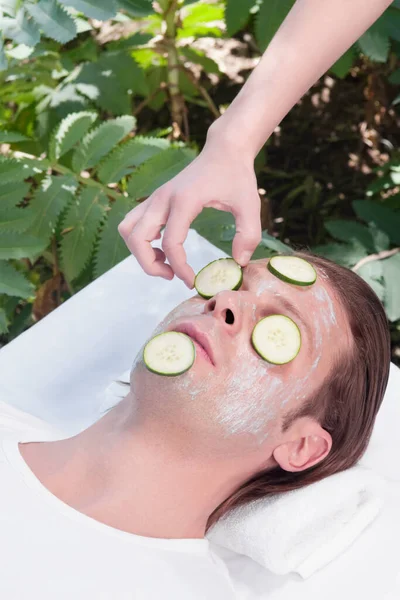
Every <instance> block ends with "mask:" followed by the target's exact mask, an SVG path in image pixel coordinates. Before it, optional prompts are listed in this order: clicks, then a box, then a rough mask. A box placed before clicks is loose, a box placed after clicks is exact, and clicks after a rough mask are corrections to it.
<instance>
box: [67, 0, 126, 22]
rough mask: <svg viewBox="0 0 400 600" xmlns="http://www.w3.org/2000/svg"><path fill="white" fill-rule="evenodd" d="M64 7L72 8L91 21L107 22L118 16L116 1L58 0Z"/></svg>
mask: <svg viewBox="0 0 400 600" xmlns="http://www.w3.org/2000/svg"><path fill="white" fill-rule="evenodd" d="M58 1H59V3H60V4H64V6H72V7H73V8H75V9H76V10H77V11H79V12H81V13H83V14H84V15H85V16H86V17H89V18H90V19H97V20H98V21H107V20H108V19H112V18H113V17H115V15H116V14H117V5H116V3H115V1H114V0H58Z"/></svg>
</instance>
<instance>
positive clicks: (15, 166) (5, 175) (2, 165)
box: [0, 155, 40, 185]
mask: <svg viewBox="0 0 400 600" xmlns="http://www.w3.org/2000/svg"><path fill="white" fill-rule="evenodd" d="M38 162H39V161H31V160H29V159H21V160H17V159H15V158H8V157H7V156H4V155H0V182H1V184H2V185H4V184H5V183H12V182H17V181H23V180H24V179H27V178H28V177H31V175H33V174H34V173H38V172H40V170H38V168H37V164H38Z"/></svg>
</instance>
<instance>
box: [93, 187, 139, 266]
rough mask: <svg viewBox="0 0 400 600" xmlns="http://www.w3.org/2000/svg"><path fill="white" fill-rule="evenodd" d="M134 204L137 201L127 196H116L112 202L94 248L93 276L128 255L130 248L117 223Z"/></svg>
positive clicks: (135, 204)
mask: <svg viewBox="0 0 400 600" xmlns="http://www.w3.org/2000/svg"><path fill="white" fill-rule="evenodd" d="M135 206H137V203H136V202H135V203H132V202H131V201H129V199H128V198H118V199H117V200H116V201H115V202H113V203H112V207H111V210H110V211H109V213H108V218H107V222H106V223H105V225H104V228H103V230H102V232H101V234H100V239H99V243H98V246H97V249H96V254H95V267H94V272H95V277H99V276H100V275H102V274H103V273H105V272H106V271H108V270H109V269H111V268H112V267H113V266H114V265H117V264H118V263H119V262H121V260H123V259H124V258H126V257H127V256H129V255H130V250H129V249H128V247H127V245H126V244H125V242H124V240H123V239H122V237H121V236H120V234H119V232H118V225H119V223H120V222H121V221H122V219H123V218H124V217H125V215H126V214H127V213H128V212H129V211H130V210H132V209H133V208H134V207H135Z"/></svg>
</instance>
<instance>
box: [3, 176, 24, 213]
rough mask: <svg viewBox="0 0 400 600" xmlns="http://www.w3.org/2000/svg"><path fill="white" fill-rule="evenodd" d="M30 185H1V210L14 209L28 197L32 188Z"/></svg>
mask: <svg viewBox="0 0 400 600" xmlns="http://www.w3.org/2000/svg"><path fill="white" fill-rule="evenodd" d="M30 187H31V186H30V184H29V183H23V182H21V183H14V182H12V183H6V184H4V185H0V210H1V209H3V210H7V209H10V208H14V207H15V206H16V204H18V203H19V202H21V200H23V198H25V196H27V194H28V192H29V188H30Z"/></svg>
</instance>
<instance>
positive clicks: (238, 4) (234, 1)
mask: <svg viewBox="0 0 400 600" xmlns="http://www.w3.org/2000/svg"><path fill="white" fill-rule="evenodd" d="M255 1H256V0H226V8H225V22H226V32H227V34H228V36H229V37H232V36H233V35H235V33H237V32H238V31H240V30H241V29H242V28H243V27H244V26H245V25H246V23H247V21H248V20H249V17H250V9H251V8H253V6H254V4H255Z"/></svg>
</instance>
